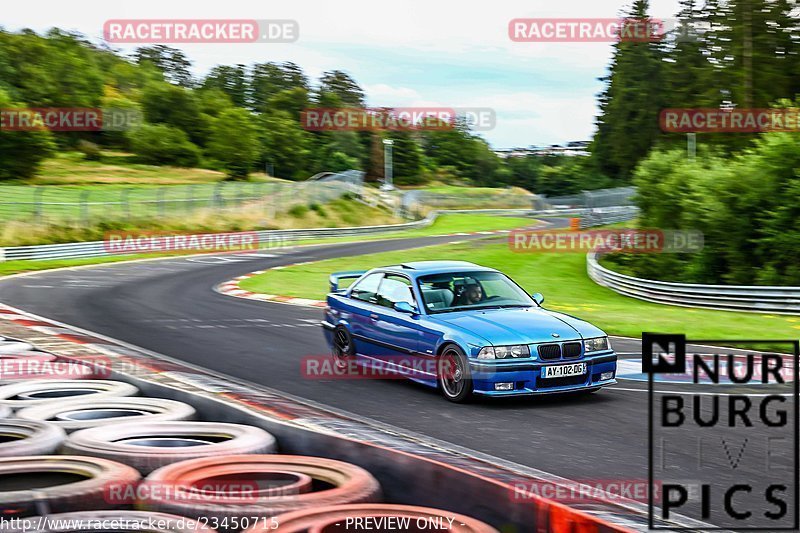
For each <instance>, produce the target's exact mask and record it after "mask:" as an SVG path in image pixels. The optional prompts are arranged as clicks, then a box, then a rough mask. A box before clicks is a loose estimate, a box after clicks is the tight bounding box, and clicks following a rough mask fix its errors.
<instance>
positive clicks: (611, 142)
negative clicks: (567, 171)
mask: <svg viewBox="0 0 800 533" xmlns="http://www.w3.org/2000/svg"><path fill="white" fill-rule="evenodd" d="M647 9H648V1H647V0H635V2H634V3H633V6H632V8H631V11H630V13H629V14H628V17H629V18H630V19H632V20H636V21H641V20H645V19H647V18H648V15H647ZM603 81H605V82H606V88H605V89H604V90H603V92H602V93H601V94H600V96H599V107H600V116H599V117H598V118H597V122H596V123H597V132H596V133H595V136H594V140H593V142H592V146H591V151H592V157H594V158H595V160H596V161H597V165H598V166H599V168H600V169H601V171H602V172H604V173H605V174H607V175H609V176H612V177H614V178H616V179H619V180H620V181H623V182H627V181H629V180H630V177H631V174H632V172H633V169H634V168H636V164H637V163H638V162H639V161H640V160H641V159H642V158H643V157H645V156H646V155H647V153H648V152H649V151H650V148H651V147H652V146H653V144H654V143H655V141H656V139H657V138H658V136H659V126H658V118H659V113H660V111H661V108H662V107H663V101H664V96H663V83H664V81H663V75H662V61H661V54H660V51H659V45H658V44H657V43H654V42H649V41H648V42H634V41H631V40H625V39H620V40H619V41H618V42H616V43H615V44H614V55H613V58H612V60H611V68H610V70H609V73H608V75H607V76H605V77H604V78H603Z"/></svg>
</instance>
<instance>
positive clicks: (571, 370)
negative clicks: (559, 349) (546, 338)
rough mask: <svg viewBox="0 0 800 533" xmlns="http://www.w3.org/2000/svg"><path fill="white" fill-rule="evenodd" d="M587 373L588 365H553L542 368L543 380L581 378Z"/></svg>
mask: <svg viewBox="0 0 800 533" xmlns="http://www.w3.org/2000/svg"><path fill="white" fill-rule="evenodd" d="M585 373H586V363H573V364H571V365H552V366H543V367H542V378H545V379H546V378H563V377H566V376H580V375H581V374H585Z"/></svg>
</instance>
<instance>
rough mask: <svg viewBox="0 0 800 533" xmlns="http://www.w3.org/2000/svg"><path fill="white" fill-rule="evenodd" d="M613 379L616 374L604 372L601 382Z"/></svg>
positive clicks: (601, 375)
mask: <svg viewBox="0 0 800 533" xmlns="http://www.w3.org/2000/svg"><path fill="white" fill-rule="evenodd" d="M613 377H614V373H613V372H603V373H602V374H600V381H605V380H607V379H611V378H613Z"/></svg>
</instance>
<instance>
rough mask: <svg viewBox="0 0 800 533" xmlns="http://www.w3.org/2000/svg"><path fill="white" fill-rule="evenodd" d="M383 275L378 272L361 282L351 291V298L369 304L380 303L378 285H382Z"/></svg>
mask: <svg viewBox="0 0 800 533" xmlns="http://www.w3.org/2000/svg"><path fill="white" fill-rule="evenodd" d="M382 277H383V274H382V273H381V272H376V273H375V274H370V275H369V276H367V277H366V278H364V279H362V280H361V281H359V282H358V283H357V284H356V285H355V286H354V287H353V290H352V291H350V296H351V297H352V298H355V299H356V300H363V301H365V302H369V303H372V304H374V303H378V300H377V298H378V285H380V283H381V278H382Z"/></svg>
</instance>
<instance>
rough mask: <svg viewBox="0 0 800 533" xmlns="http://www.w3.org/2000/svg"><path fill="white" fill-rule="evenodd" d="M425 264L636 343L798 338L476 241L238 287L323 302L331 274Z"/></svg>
mask: <svg viewBox="0 0 800 533" xmlns="http://www.w3.org/2000/svg"><path fill="white" fill-rule="evenodd" d="M429 259H452V260H465V261H472V262H475V263H478V264H480V265H485V266H489V267H494V268H497V269H499V270H502V271H503V272H505V273H507V274H508V275H510V276H511V277H512V278H514V279H515V280H516V281H517V282H519V283H520V284H521V285H522V286H523V287H525V289H526V290H528V291H529V292H541V293H542V294H544V295H545V298H546V300H545V307H547V308H549V309H552V310H554V311H562V312H565V313H568V314H572V315H575V316H578V317H580V318H583V319H586V320H589V321H590V322H592V323H594V324H596V325H597V326H598V327H600V328H602V329H604V330H605V331H606V332H607V333H609V334H612V335H622V336H630V337H638V336H640V335H641V333H642V332H643V331H653V332H667V333H670V332H679V333H685V334H686V335H687V336H688V337H689V338H695V339H703V338H706V339H713V338H728V339H759V338H786V339H788V338H798V337H800V317H796V316H784V315H769V314H757V313H733V312H725V311H713V310H706V309H689V308H684V307H675V306H669V305H660V304H654V303H649V302H643V301H640V300H636V299H633V298H628V297H625V296H622V295H620V294H617V293H615V292H613V291H611V290H610V289H607V288H605V287H601V286H599V285H597V284H595V283H594V282H593V281H592V280H591V279H589V277H588V276H587V274H586V257H585V256H584V255H583V254H569V253H567V254H548V253H542V254H532V253H514V252H511V251H510V250H509V249H508V247H507V246H506V245H504V244H502V245H498V244H486V243H481V242H475V241H473V242H469V243H462V244H456V245H445V246H430V247H426V248H419V249H415V250H407V251H401V252H387V253H379V254H372V255H364V256H358V257H350V258H340V259H331V260H326V261H320V262H317V263H311V264H307V265H300V266H294V267H289V268H285V269H282V270H270V271H268V272H266V273H264V274H262V275H259V276H254V277H252V278H249V279H247V280H245V281H243V282H242V283H241V286H242V288H244V289H247V290H249V291H254V292H263V293H268V294H281V295H287V296H297V297H302V298H313V299H324V296H325V294H326V292H327V289H328V287H327V284H328V275H329V274H330V273H331V272H335V271H339V270H361V269H369V268H372V267H376V266H381V265H389V264H395V263H398V262H407V261H415V260H429Z"/></svg>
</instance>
